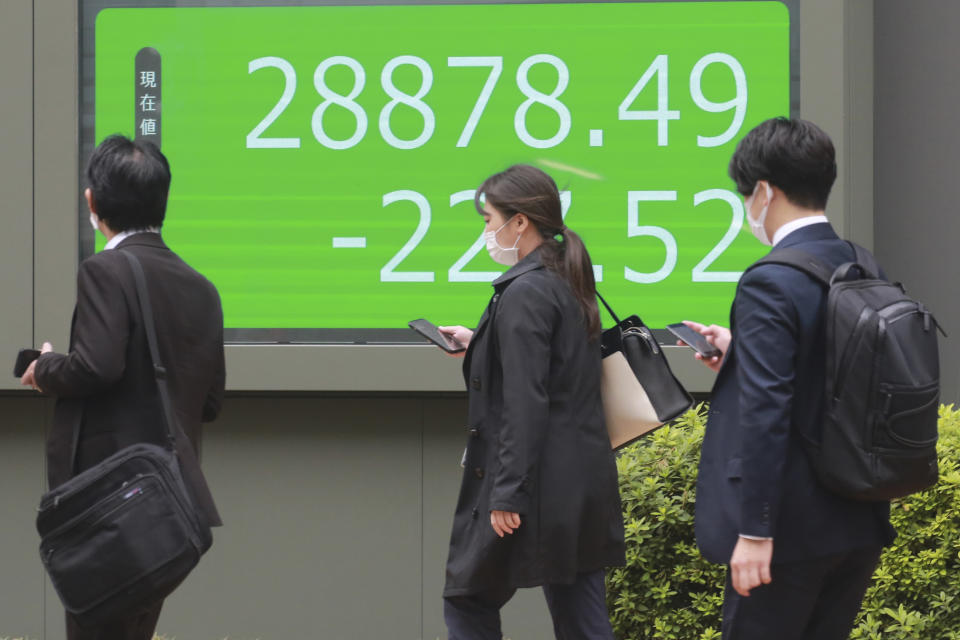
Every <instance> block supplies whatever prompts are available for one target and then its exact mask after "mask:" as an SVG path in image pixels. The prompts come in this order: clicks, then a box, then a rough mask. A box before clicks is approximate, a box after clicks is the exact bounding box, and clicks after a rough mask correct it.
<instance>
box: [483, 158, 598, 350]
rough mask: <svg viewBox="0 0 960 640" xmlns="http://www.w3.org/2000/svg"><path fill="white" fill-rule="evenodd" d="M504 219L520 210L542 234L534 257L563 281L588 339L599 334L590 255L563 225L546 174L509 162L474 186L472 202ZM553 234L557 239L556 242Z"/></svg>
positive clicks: (557, 197)
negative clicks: (486, 205)
mask: <svg viewBox="0 0 960 640" xmlns="http://www.w3.org/2000/svg"><path fill="white" fill-rule="evenodd" d="M481 196H482V197H484V198H486V201H487V202H488V203H489V204H490V205H491V206H493V207H494V208H495V209H496V210H497V211H499V212H500V213H502V214H503V216H504V218H505V219H507V220H509V219H511V218H513V216H515V215H516V214H518V213H522V214H524V215H525V216H527V218H528V219H529V220H530V222H531V223H533V226H534V228H535V229H536V230H537V231H538V232H539V233H540V235H541V236H542V237H543V244H541V245H540V255H541V259H542V260H543V265H544V266H545V267H546V268H548V269H550V270H551V271H553V272H554V273H556V274H558V275H559V276H560V277H561V278H563V279H564V280H566V281H567V283H568V284H569V285H570V288H571V289H572V290H573V295H574V297H576V299H577V302H579V303H580V309H581V310H582V311H583V317H584V320H585V322H586V325H587V333H588V334H589V335H590V338H591V339H593V338H596V337H598V336H599V335H600V331H601V327H600V312H599V310H598V309H597V285H596V282H595V281H594V279H593V264H592V263H591V262H590V254H589V253H587V247H586V246H585V245H584V244H583V240H581V239H580V236H579V235H577V234H576V233H574V232H573V231H571V230H570V229H568V228H567V226H566V225H565V224H563V214H562V210H561V205H560V191H559V190H558V189H557V183H556V182H554V181H553V178H551V177H550V176H548V175H547V174H546V173H544V172H543V171H541V170H540V169H537V168H536V167H531V166H530V165H527V164H515V165H513V166H512V167H510V168H509V169H507V170H506V171H501V172H500V173H496V174H494V175H492V176H490V177H489V178H487V179H486V180H484V182H483V184H482V185H480V188H479V189H477V193H476V196H474V206H476V208H477V211H479V212H480V213H481V214H483V213H485V212H484V210H483V205H482V204H481V202H480V198H481ZM557 236H560V237H561V238H562V241H560V240H557Z"/></svg>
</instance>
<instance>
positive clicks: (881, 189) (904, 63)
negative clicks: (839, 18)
mask: <svg viewBox="0 0 960 640" xmlns="http://www.w3.org/2000/svg"><path fill="white" fill-rule="evenodd" d="M957 25H960V3H957V2H956V1H955V0H912V1H911V2H903V1H898V0H877V2H876V7H875V34H874V41H875V56H874V60H875V61H874V69H875V72H874V82H875V87H876V99H875V104H874V119H875V129H874V131H875V137H874V145H875V149H876V178H875V185H876V188H875V191H874V202H875V209H876V220H875V230H874V233H875V236H876V251H877V257H878V258H879V260H880V262H881V263H882V264H883V266H884V268H885V269H887V272H888V273H889V275H890V276H891V277H892V278H893V279H895V280H900V281H901V282H903V284H904V285H905V286H906V288H907V292H908V293H910V294H912V295H914V296H915V297H917V298H918V299H920V300H922V301H924V302H925V303H927V305H929V306H930V308H931V309H933V311H934V313H935V314H936V316H937V319H938V320H939V322H940V323H941V324H942V325H943V326H944V328H945V329H946V331H947V333H949V334H950V336H951V337H950V338H949V339H942V338H941V347H940V353H941V360H940V361H941V370H942V379H943V391H942V399H943V401H944V402H956V401H957V400H960V296H958V295H957V286H958V283H960V259H958V252H957V241H958V239H960V215H958V213H957V201H958V192H957V183H958V180H957V176H958V174H957V166H958V162H957V151H958V149H960V126H958V120H957V115H956V113H957V105H960V83H958V82H957Z"/></svg>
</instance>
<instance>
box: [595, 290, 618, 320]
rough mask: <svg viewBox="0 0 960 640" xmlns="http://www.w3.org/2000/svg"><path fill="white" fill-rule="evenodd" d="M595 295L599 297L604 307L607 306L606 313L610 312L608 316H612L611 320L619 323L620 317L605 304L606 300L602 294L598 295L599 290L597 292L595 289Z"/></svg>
mask: <svg viewBox="0 0 960 640" xmlns="http://www.w3.org/2000/svg"><path fill="white" fill-rule="evenodd" d="M597 297H598V298H600V302H602V303H603V306H605V307H606V308H607V313H609V314H610V317H611V318H613V321H614V322H616V323H617V324H618V325H619V324H620V318H618V317H617V314H615V313H614V312H613V309H612V308H611V307H610V305H609V304H607V301H606V300H604V299H603V296H602V295H600V292H599V291H597Z"/></svg>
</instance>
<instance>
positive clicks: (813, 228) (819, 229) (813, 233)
mask: <svg viewBox="0 0 960 640" xmlns="http://www.w3.org/2000/svg"><path fill="white" fill-rule="evenodd" d="M839 239H840V236H838V235H837V232H836V231H834V230H833V227H832V226H831V225H830V223H829V222H821V223H819V224H811V225H810V226H807V227H801V228H799V229H797V230H796V231H794V232H793V233H790V234H789V235H787V237H786V238H784V239H783V240H781V241H780V244H778V245H777V246H776V247H775V249H780V248H782V247H792V246H794V245H798V244H801V243H804V242H815V241H818V240H839Z"/></svg>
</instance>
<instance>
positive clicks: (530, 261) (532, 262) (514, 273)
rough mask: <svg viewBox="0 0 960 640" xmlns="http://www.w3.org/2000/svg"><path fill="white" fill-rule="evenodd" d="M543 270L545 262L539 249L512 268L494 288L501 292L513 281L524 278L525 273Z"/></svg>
mask: <svg viewBox="0 0 960 640" xmlns="http://www.w3.org/2000/svg"><path fill="white" fill-rule="evenodd" d="M542 268H543V260H542V259H541V257H540V247H537V248H536V249H534V250H533V251H531V252H530V253H528V254H527V255H526V256H524V257H523V260H521V261H520V262H518V263H517V264H515V265H513V266H512V267H510V268H509V269H508V270H507V272H506V273H504V274H503V275H501V276H500V277H499V278H497V279H496V280H494V281H493V283H492V284H493V288H494V289H496V290H497V291H501V290H502V289H503V288H504V287H506V286H507V284H508V283H509V282H510V281H511V280H514V279H515V278H517V277H518V276H522V275H523V274H525V273H528V272H530V271H534V270H535V269H542Z"/></svg>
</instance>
